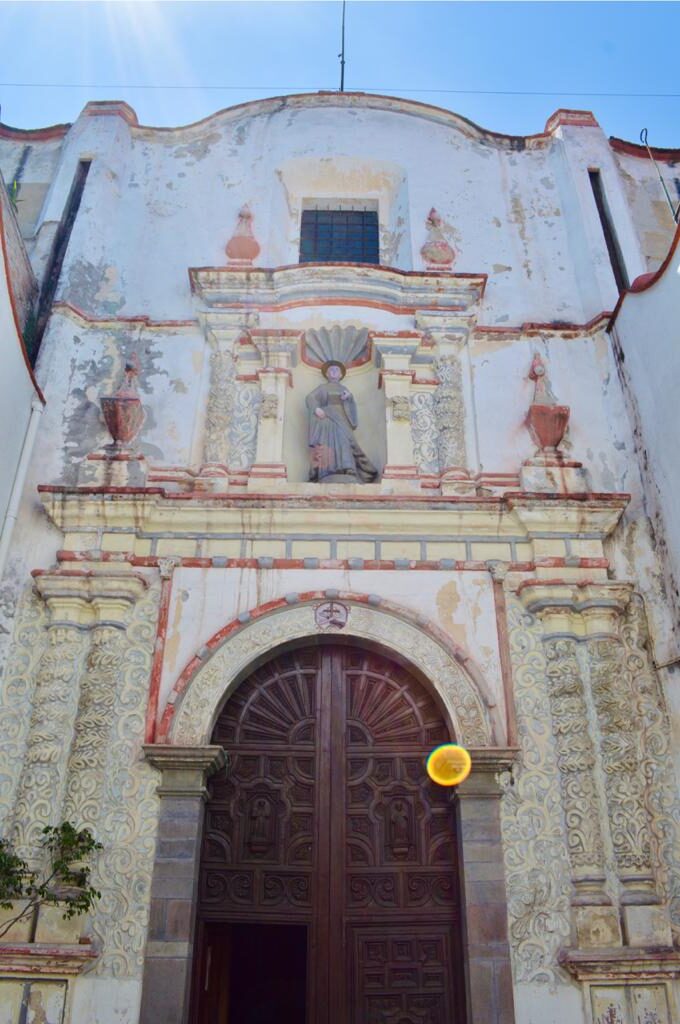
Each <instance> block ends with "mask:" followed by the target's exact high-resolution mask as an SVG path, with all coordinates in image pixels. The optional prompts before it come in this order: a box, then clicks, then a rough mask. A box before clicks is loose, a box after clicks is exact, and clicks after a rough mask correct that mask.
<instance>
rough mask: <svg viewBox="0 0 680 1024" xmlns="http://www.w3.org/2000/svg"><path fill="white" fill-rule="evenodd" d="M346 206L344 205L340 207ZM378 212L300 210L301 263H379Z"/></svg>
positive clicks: (363, 210)
mask: <svg viewBox="0 0 680 1024" xmlns="http://www.w3.org/2000/svg"><path fill="white" fill-rule="evenodd" d="M346 205H347V206H349V204H344V203H343V207H345V206H346ZM379 262H380V246H379V242H378V211H377V210H365V209H356V208H354V209H352V208H342V209H309V210H303V211H302V224H301V228H300V263H379Z"/></svg>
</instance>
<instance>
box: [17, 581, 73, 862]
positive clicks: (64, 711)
mask: <svg viewBox="0 0 680 1024" xmlns="http://www.w3.org/2000/svg"><path fill="white" fill-rule="evenodd" d="M79 582H80V581H79V580H78V579H77V578H76V579H74V578H68V577H66V578H64V577H59V576H57V575H54V576H51V575H42V576H38V578H37V579H36V588H37V590H38V592H39V593H40V595H41V597H42V598H43V600H44V601H45V603H46V605H47V609H48V615H49V624H48V627H47V645H46V648H45V650H44V652H43V654H42V657H41V659H40V662H39V664H38V668H37V672H36V678H35V690H34V693H33V710H32V713H31V724H30V727H29V734H28V745H27V749H26V756H25V758H24V769H23V772H22V775H21V780H20V783H19V790H18V794H17V800H16V804H15V809H14V827H13V837H14V842H15V845H16V848H17V851H18V852H19V854H20V855H21V856H22V857H23V858H24V859H25V860H26V861H27V862H28V864H29V866H30V867H31V868H32V869H38V868H39V867H40V865H41V862H42V851H41V846H40V842H41V838H42V836H41V833H42V829H43V828H45V827H46V826H48V825H56V824H57V823H58V820H59V816H60V812H61V804H62V798H63V792H64V784H65V779H66V759H67V756H68V749H69V746H70V743H71V737H72V735H73V725H74V721H75V716H76V709H77V707H78V688H79V683H80V675H81V672H82V665H83V659H84V657H85V651H86V647H87V634H86V628H87V625H86V624H87V620H88V618H89V615H88V605H87V596H86V595H85V594H83V593H81V592H80V590H79V586H78V584H79Z"/></svg>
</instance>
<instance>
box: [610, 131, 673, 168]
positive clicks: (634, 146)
mask: <svg viewBox="0 0 680 1024" xmlns="http://www.w3.org/2000/svg"><path fill="white" fill-rule="evenodd" d="M609 145H610V146H611V147H612V149H613V150H615V152H617V153H625V154H626V155H627V156H637V157H640V158H641V159H642V160H649V153H648V152H647V147H646V146H641V145H640V143H638V142H628V141H626V139H618V138H617V137H616V136H615V135H610V137H609ZM649 148H650V150H651V153H652V156H653V157H654V159H655V160H667V161H668V162H669V163H678V162H680V149H663V148H662V147H660V146H650V147H649Z"/></svg>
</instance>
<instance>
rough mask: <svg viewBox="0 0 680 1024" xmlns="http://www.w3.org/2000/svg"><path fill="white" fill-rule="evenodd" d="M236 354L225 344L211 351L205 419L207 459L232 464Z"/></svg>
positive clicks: (207, 460)
mask: <svg viewBox="0 0 680 1024" xmlns="http://www.w3.org/2000/svg"><path fill="white" fill-rule="evenodd" d="M234 375H235V367H234V358H233V356H232V354H231V352H229V351H227V350H226V349H225V348H222V347H216V348H214V349H213V351H212V353H211V355H210V394H209V397H208V411H207V414H206V423H205V456H204V458H205V461H206V462H218V463H220V464H222V465H224V466H226V465H229V457H230V451H229V429H230V425H231V422H232V418H233V406H234Z"/></svg>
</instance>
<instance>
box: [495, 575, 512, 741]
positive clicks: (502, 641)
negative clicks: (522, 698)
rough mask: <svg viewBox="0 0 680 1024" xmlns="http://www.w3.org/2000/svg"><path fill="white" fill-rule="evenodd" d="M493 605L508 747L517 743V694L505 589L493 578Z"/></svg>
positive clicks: (501, 582)
mask: <svg viewBox="0 0 680 1024" xmlns="http://www.w3.org/2000/svg"><path fill="white" fill-rule="evenodd" d="M491 586H492V589H493V603H494V610H495V613H496V634H497V636H498V657H499V659H500V663H501V681H502V683H503V697H504V700H505V727H506V730H507V739H508V746H514V745H515V744H516V743H517V715H516V713H515V694H514V687H513V679H512V658H511V655H510V639H509V635H508V610H507V605H506V601H505V588H504V587H503V581H502V580H495V579H493V578H492V580H491Z"/></svg>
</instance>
